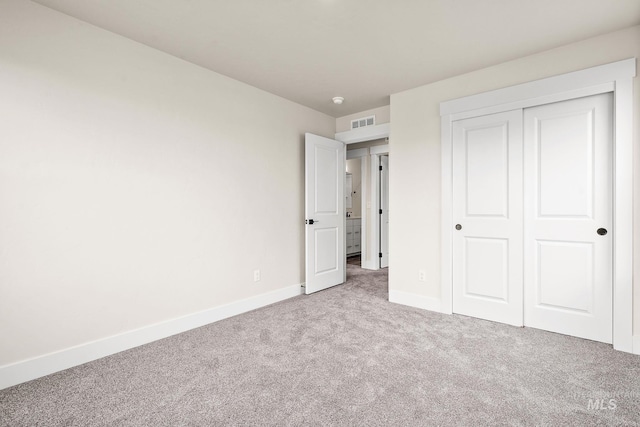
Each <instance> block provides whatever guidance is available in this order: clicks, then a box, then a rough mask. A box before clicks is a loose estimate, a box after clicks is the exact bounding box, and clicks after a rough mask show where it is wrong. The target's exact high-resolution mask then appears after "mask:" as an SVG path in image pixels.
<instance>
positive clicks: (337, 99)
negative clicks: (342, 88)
mask: <svg viewBox="0 0 640 427" xmlns="http://www.w3.org/2000/svg"><path fill="white" fill-rule="evenodd" d="M343 102H344V98H343V97H341V96H334V97H333V103H334V104H337V105H340V104H342V103H343Z"/></svg>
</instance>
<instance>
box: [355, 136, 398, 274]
mask: <svg viewBox="0 0 640 427" xmlns="http://www.w3.org/2000/svg"><path fill="white" fill-rule="evenodd" d="M383 156H384V160H383V161H384V162H386V163H387V164H388V159H389V140H388V138H386V137H385V138H379V139H375V140H372V141H364V142H359V143H354V144H349V145H347V165H348V166H347V167H346V172H347V173H349V174H350V175H346V176H347V177H349V176H350V177H351V178H350V179H351V182H352V183H353V184H352V186H353V188H352V189H351V191H352V192H353V191H355V192H356V193H355V194H352V199H351V201H352V203H353V205H352V206H353V207H352V208H351V209H348V208H347V209H345V212H346V214H345V216H346V230H347V231H346V233H349V229H350V228H351V229H352V234H351V235H349V234H346V235H347V238H346V239H347V258H346V260H347V263H348V264H350V265H359V266H360V267H361V268H364V269H367V270H378V269H380V265H381V264H380V262H381V260H380V258H381V257H380V253H387V254H388V249H382V248H383V247H384V246H381V244H385V245H386V247H387V248H388V194H389V192H388V173H385V174H384V175H385V176H384V178H383V179H384V180H385V181H384V182H387V184H386V187H385V189H384V195H385V198H386V200H387V201H386V205H385V206H386V209H384V211H386V213H387V215H385V221H384V225H385V227H384V229H385V233H386V234H385V239H384V241H381V218H380V217H381V214H380V210H381V206H380V201H381V181H380V165H381V163H380V162H381V158H382V157H383ZM356 175H358V176H357V177H356ZM358 178H359V183H358ZM348 180H349V179H348V178H347V179H346V181H348ZM358 188H359V189H360V191H359V194H358ZM345 197H346V196H345ZM346 204H348V201H347V203H345V205H346ZM349 236H353V237H352V239H351V240H350V238H349ZM350 241H353V246H352V248H351V249H350V248H349V246H350ZM358 241H359V243H360V247H359V251H357V249H358V247H357V243H358ZM350 250H351V251H353V253H351V254H350V253H349V251H350ZM385 264H386V265H385V266H388V257H387V258H386V259H385Z"/></svg>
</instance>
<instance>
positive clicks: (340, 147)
mask: <svg viewBox="0 0 640 427" xmlns="http://www.w3.org/2000/svg"><path fill="white" fill-rule="evenodd" d="M304 156H305V172H304V173H305V179H304V181H305V218H306V219H305V224H306V225H305V228H306V230H305V245H306V255H305V256H306V260H305V272H306V274H305V276H306V279H305V280H306V284H305V292H306V293H307V294H310V293H312V292H317V291H321V290H323V289H326V288H329V287H331V286H335V285H339V284H341V283H344V281H345V279H346V268H345V264H346V255H345V236H344V228H345V209H344V202H345V197H344V179H345V172H344V171H345V161H346V158H345V156H346V150H345V145H344V143H342V142H339V141H334V140H333V139H329V138H324V137H322V136H318V135H313V134H310V133H307V134H305V154H304Z"/></svg>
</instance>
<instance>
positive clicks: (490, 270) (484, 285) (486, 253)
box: [464, 237, 509, 302]
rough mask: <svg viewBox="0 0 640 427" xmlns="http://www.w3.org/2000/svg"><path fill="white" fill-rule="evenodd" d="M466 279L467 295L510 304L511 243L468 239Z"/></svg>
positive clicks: (498, 240)
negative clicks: (509, 264)
mask: <svg viewBox="0 0 640 427" xmlns="http://www.w3.org/2000/svg"><path fill="white" fill-rule="evenodd" d="M464 260H465V262H466V265H465V270H466V276H467V277H466V278H465V285H466V287H465V289H464V295H465V296H467V297H476V298H484V299H490V300H495V301H498V302H507V301H509V274H508V273H509V266H508V263H509V241H508V240H507V239H485V238H477V237H467V238H465V252H464Z"/></svg>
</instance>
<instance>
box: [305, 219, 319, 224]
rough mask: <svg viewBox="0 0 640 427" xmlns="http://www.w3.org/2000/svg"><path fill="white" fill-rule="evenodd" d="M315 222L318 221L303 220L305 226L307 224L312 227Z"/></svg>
mask: <svg viewBox="0 0 640 427" xmlns="http://www.w3.org/2000/svg"><path fill="white" fill-rule="evenodd" d="M317 222H320V221H318V220H314V219H305V220H304V223H305V224H309V225H313V224H315V223H317Z"/></svg>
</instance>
